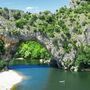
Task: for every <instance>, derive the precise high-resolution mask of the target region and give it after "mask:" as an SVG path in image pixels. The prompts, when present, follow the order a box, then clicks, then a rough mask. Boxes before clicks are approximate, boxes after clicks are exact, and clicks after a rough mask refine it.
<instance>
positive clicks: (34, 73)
mask: <svg viewBox="0 0 90 90" xmlns="http://www.w3.org/2000/svg"><path fill="white" fill-rule="evenodd" d="M16 71H19V72H21V73H22V74H24V75H25V76H27V79H25V80H24V81H22V82H21V83H20V84H18V85H17V86H16V88H15V89H13V90H90V85H89V84H90V72H73V73H72V72H65V71H61V70H59V69H55V68H23V69H22V68H21V69H16Z"/></svg>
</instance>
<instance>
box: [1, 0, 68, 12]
mask: <svg viewBox="0 0 90 90" xmlns="http://www.w3.org/2000/svg"><path fill="white" fill-rule="evenodd" d="M65 5H67V6H68V5H69V0H0V7H7V8H9V9H19V10H24V11H25V12H26V11H29V12H32V13H36V12H40V11H44V10H49V11H51V12H55V11H56V9H58V8H60V7H62V6H65Z"/></svg>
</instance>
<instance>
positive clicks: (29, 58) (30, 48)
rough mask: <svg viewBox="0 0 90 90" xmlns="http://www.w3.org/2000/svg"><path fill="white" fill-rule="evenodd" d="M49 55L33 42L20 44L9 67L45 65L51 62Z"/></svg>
mask: <svg viewBox="0 0 90 90" xmlns="http://www.w3.org/2000/svg"><path fill="white" fill-rule="evenodd" d="M51 57H52V55H51V53H49V52H48V50H47V49H46V48H45V47H44V46H43V45H42V44H40V43H39V42H37V41H35V40H30V41H24V42H21V43H20V44H19V46H18V48H17V50H16V53H15V54H14V57H13V60H11V61H10V63H9V65H18V64H19V65H20V64H23V65H33V64H34V65H47V64H49V63H50V60H51Z"/></svg>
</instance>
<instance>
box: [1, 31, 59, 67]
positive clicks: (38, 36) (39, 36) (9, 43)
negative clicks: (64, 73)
mask: <svg viewBox="0 0 90 90" xmlns="http://www.w3.org/2000/svg"><path fill="white" fill-rule="evenodd" d="M0 39H1V40H3V41H4V42H5V50H6V51H5V54H4V55H2V58H3V59H4V60H5V61H6V62H9V61H10V59H11V58H12V57H13V55H14V53H15V52H16V48H18V45H19V43H20V42H21V41H23V42H24V41H29V40H36V41H37V42H39V43H40V44H42V45H43V46H44V47H45V48H46V49H47V50H48V52H49V53H50V54H51V55H52V59H53V61H56V63H57V65H58V67H60V65H59V59H60V56H59V53H58V51H57V50H56V48H55V46H54V44H53V42H52V40H51V39H50V38H49V37H48V36H46V35H45V34H43V33H42V32H38V31H37V32H34V33H31V32H30V31H28V30H27V31H25V32H24V33H20V34H19V35H17V36H16V35H8V34H0Z"/></svg>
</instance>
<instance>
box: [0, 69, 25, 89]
mask: <svg viewBox="0 0 90 90" xmlns="http://www.w3.org/2000/svg"><path fill="white" fill-rule="evenodd" d="M22 79H23V76H22V75H20V74H18V73H17V72H16V71H14V70H9V71H5V72H1V73H0V90H10V89H11V88H12V87H13V86H14V85H16V84H17V83H20V82H21V81H22Z"/></svg>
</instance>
